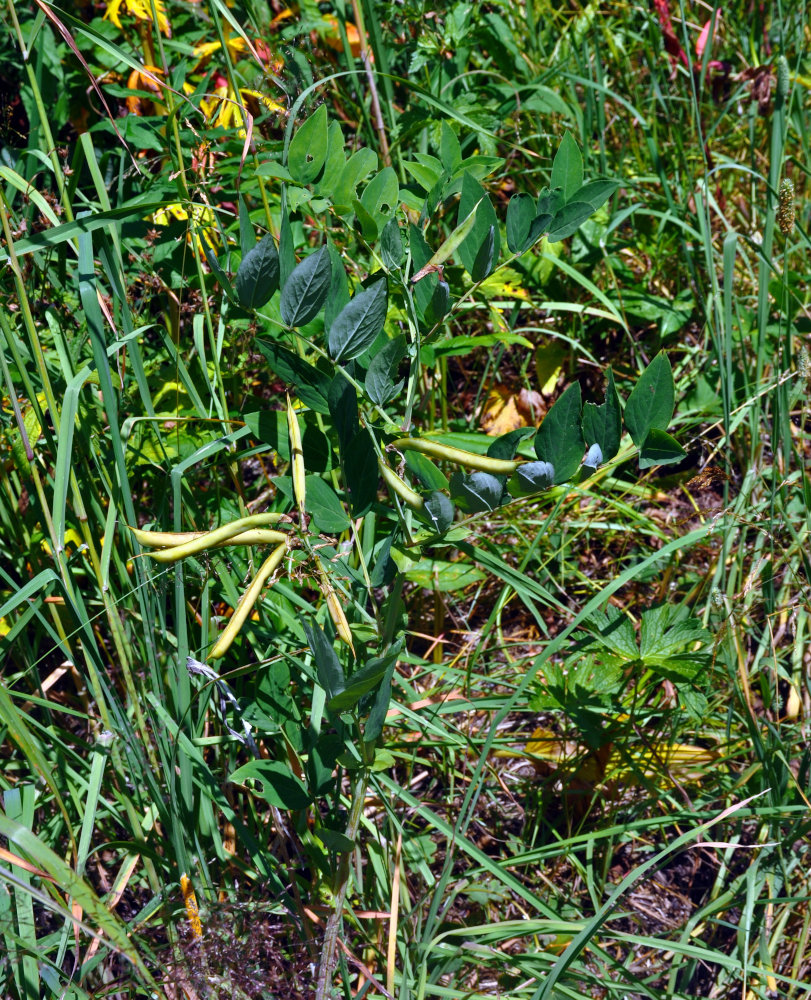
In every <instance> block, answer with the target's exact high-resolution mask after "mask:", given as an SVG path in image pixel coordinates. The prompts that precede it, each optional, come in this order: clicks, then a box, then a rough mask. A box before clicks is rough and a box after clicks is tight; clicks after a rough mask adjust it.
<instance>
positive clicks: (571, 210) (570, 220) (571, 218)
mask: <svg viewBox="0 0 811 1000" xmlns="http://www.w3.org/2000/svg"><path fill="white" fill-rule="evenodd" d="M593 214H594V209H593V208H592V207H591V205H590V204H589V203H588V202H587V201H570V202H569V203H568V204H567V205H564V207H563V208H562V209H561V210H560V211H559V212H556V213H555V216H554V218H553V219H552V221H551V222H550V223H549V232H548V233H547V237H546V238H547V239H548V240H549V242H550V243H559V242H560V241H561V240H565V239H566V237H567V236H571V235H572V233H576V232H577V230H578V229H579V228H580V227H581V226H582V225H583V223H584V222H585V221H586V219H588V218H589V216H590V215H593Z"/></svg>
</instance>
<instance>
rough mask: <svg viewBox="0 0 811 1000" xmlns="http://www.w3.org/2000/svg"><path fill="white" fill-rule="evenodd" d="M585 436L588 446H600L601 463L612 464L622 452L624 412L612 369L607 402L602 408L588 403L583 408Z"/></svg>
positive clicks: (609, 372)
mask: <svg viewBox="0 0 811 1000" xmlns="http://www.w3.org/2000/svg"><path fill="white" fill-rule="evenodd" d="M583 436H584V438H585V439H586V444H587V445H589V446H592V445H597V446H599V449H600V459H599V461H602V462H610V461H611V459H612V458H613V457H614V456H615V455H616V454H617V452H618V451H619V450H620V438H621V437H622V410H621V409H620V399H619V395H618V393H617V387H616V386H615V385H614V373H613V372H612V370H611V369H610V368H609V369H608V375H607V377H606V381H605V402H604V403H602V404H601V405H600V406H597V404H596V403H586V404H585V406H584V407H583ZM587 464H588V463H587ZM592 468H595V466H592Z"/></svg>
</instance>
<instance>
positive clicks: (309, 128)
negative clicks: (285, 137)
mask: <svg viewBox="0 0 811 1000" xmlns="http://www.w3.org/2000/svg"><path fill="white" fill-rule="evenodd" d="M326 158H327V106H326V104H322V105H321V106H320V107H319V108H317V109H316V110H315V112H314V113H313V114H311V115H310V117H309V118H308V119H307V121H306V122H304V124H303V125H301V126H300V127H299V128H298V129H296V132H295V135H294V136H293V138H292V140H291V142H290V149H289V150H288V152H287V166H288V169H289V170H290V173H291V175H292V176H293V180H295V181H297V182H298V183H299V184H311V183H312V182H313V181H314V180H315V179H316V177H317V176H318V175H319V174H320V173H321V169H322V167H323V166H324V161H325V160H326Z"/></svg>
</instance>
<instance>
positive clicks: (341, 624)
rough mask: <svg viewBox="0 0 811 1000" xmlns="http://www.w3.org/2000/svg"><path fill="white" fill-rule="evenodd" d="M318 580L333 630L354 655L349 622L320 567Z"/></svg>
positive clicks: (333, 589)
mask: <svg viewBox="0 0 811 1000" xmlns="http://www.w3.org/2000/svg"><path fill="white" fill-rule="evenodd" d="M318 580H319V583H320V585H321V593H322V594H323V595H324V599H325V600H326V602H327V611H329V616H330V618H331V619H332V624H333V625H334V626H335V631H336V632H337V633H338V638H339V639H341V640H342V641H343V642H345V643H346V645H347V646H349V648H350V649H351V650H352V653H353V655H354V653H355V644H354V643H353V642H352V632H351V631H350V629H349V622H348V621H347V618H346V615H345V614H344V609H343V606H342V605H341V602H340V600H339V598H338V595H337V594H336V593H335V588H334V587H333V586H332V584H331V583H330V582H329V579H328V578H327V574H326V573H325V572H324V570H323V569H320V568H319V571H318Z"/></svg>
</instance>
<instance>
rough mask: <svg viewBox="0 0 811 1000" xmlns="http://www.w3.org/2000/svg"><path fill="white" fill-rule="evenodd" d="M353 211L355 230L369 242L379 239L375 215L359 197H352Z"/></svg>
mask: <svg viewBox="0 0 811 1000" xmlns="http://www.w3.org/2000/svg"><path fill="white" fill-rule="evenodd" d="M352 211H353V212H354V213H355V231H356V232H358V233H360V235H361V236H362V237H363V238H364V240H365V241H366V242H367V243H374V241H375V240H376V239H377V222H376V221H375V217H374V216H373V215H372V214H371V212H368V211H367V210H366V206H365V205H364V204H363V202H362V201H359V200H358V199H357V198H353V199H352Z"/></svg>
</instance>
